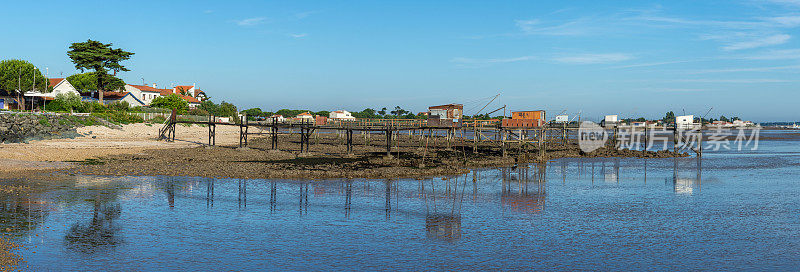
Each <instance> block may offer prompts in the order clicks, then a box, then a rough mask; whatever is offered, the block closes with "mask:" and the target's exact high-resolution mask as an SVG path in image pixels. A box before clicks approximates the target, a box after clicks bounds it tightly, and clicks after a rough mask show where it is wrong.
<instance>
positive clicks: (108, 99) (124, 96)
mask: <svg viewBox="0 0 800 272" xmlns="http://www.w3.org/2000/svg"><path fill="white" fill-rule="evenodd" d="M122 101H125V102H128V105H130V106H131V107H136V106H144V105H145V104H144V101H142V100H139V99H138V98H136V97H135V96H133V94H131V93H129V92H103V104H106V105H110V104H112V103H116V102H122Z"/></svg>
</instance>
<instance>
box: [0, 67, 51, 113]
mask: <svg viewBox="0 0 800 272" xmlns="http://www.w3.org/2000/svg"><path fill="white" fill-rule="evenodd" d="M34 78H35V79H36V80H35V81H34ZM48 85H49V84H48V83H47V79H45V78H44V76H43V75H42V73H41V72H40V71H39V70H38V69H36V67H34V66H33V64H31V63H30V62H27V61H24V60H3V61H0V93H4V94H6V95H10V96H11V95H15V96H16V97H17V103H18V105H20V106H21V108H22V109H24V108H25V100H24V98H22V94H23V93H24V92H27V91H31V90H34V91H42V92H47V91H48V87H47V86H48ZM34 87H35V88H34Z"/></svg>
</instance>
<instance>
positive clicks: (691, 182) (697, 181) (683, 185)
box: [667, 156, 703, 194]
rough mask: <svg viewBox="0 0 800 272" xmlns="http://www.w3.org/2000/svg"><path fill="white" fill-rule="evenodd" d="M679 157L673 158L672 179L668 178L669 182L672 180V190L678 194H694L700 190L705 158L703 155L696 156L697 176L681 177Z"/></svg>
mask: <svg viewBox="0 0 800 272" xmlns="http://www.w3.org/2000/svg"><path fill="white" fill-rule="evenodd" d="M678 160H679V159H678V158H674V159H673V170H672V180H670V179H669V178H667V182H668V183H669V182H672V190H673V191H674V192H675V193H677V194H693V193H695V192H697V193H699V192H700V185H701V181H702V173H703V160H702V157H699V156H698V157H695V158H694V161H695V163H696V165H695V169H694V170H695V176H694V177H681V176H680V174H679V171H678V170H679V163H678V162H679V161H678Z"/></svg>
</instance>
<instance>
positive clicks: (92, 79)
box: [67, 72, 125, 93]
mask: <svg viewBox="0 0 800 272" xmlns="http://www.w3.org/2000/svg"><path fill="white" fill-rule="evenodd" d="M108 80H109V81H108V83H106V87H107V88H108V89H109V90H119V89H122V88H124V87H125V81H122V79H119V78H116V77H113V76H109V77H108ZM67 81H69V83H70V84H72V86H73V87H75V89H77V90H78V91H79V92H81V93H87V92H91V91H96V90H99V89H100V88H97V75H96V73H95V72H89V73H82V74H74V75H71V76H68V77H67Z"/></svg>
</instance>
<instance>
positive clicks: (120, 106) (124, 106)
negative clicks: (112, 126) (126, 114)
mask: <svg viewBox="0 0 800 272" xmlns="http://www.w3.org/2000/svg"><path fill="white" fill-rule="evenodd" d="M108 109H109V110H112V111H129V110H130V109H131V105H130V104H128V102H126V101H117V102H114V103H111V104H109V105H108Z"/></svg>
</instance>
